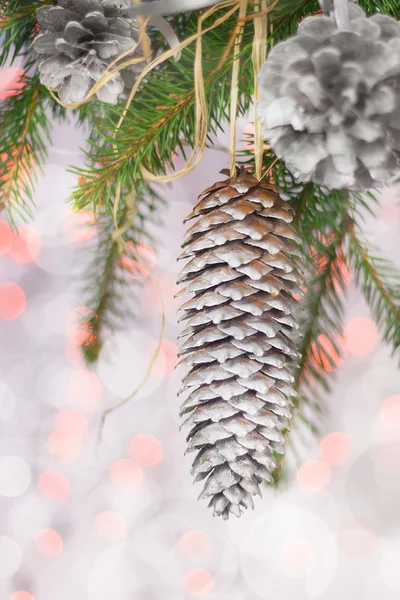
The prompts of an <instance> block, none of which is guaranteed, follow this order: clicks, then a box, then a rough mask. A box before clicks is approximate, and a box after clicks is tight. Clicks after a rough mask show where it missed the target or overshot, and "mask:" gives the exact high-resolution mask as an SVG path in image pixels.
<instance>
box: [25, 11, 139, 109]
mask: <svg viewBox="0 0 400 600" xmlns="http://www.w3.org/2000/svg"><path fill="white" fill-rule="evenodd" d="M36 15H37V20H38V24H39V26H40V28H41V29H40V32H39V34H38V35H37V36H36V38H35V39H34V41H33V42H32V44H31V46H30V48H31V50H32V52H34V53H35V54H36V55H37V56H38V57H39V59H40V62H39V73H40V81H41V83H42V84H43V85H46V86H48V87H49V88H51V89H53V90H56V91H57V92H58V94H59V97H60V100H62V101H63V102H65V103H72V102H81V101H82V100H83V99H84V98H85V96H86V95H87V94H88V92H89V91H90V89H91V88H92V87H93V85H94V84H95V83H96V82H97V81H99V79H100V78H101V77H102V76H103V74H104V71H105V70H106V68H107V66H108V65H109V64H111V63H114V61H115V60H116V59H117V58H118V56H120V55H121V54H122V53H123V52H126V51H128V50H129V49H130V48H134V50H133V52H132V53H131V54H129V55H127V56H126V57H124V59H123V60H128V59H129V58H132V57H139V56H140V55H141V54H142V50H141V47H140V45H139V46H136V47H135V43H136V42H137V41H138V39H139V35H140V32H139V27H138V23H137V21H136V19H134V18H132V17H129V16H128V5H127V4H126V3H125V2H123V1H122V0H58V2H57V4H56V5H55V6H41V7H40V8H38V9H37V11H36ZM117 65H118V62H117V63H115V66H117ZM142 68H143V63H137V64H136V65H130V66H128V67H125V68H124V69H122V70H121V71H119V72H118V73H116V74H115V75H113V77H112V78H111V79H109V81H107V83H105V84H104V86H103V87H101V88H100V89H99V91H98V92H97V93H96V95H97V97H98V98H99V100H101V101H102V102H107V103H111V104H116V103H117V101H118V97H119V95H120V94H122V93H123V92H126V91H129V89H130V88H131V87H132V85H133V83H134V81H135V78H136V75H137V74H138V73H140V71H141V70H142Z"/></svg>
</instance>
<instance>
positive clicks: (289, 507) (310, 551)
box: [240, 497, 338, 600]
mask: <svg viewBox="0 0 400 600" xmlns="http://www.w3.org/2000/svg"><path fill="white" fill-rule="evenodd" d="M258 510H260V507H258ZM337 553H338V550H337V544H336V541H335V536H334V532H333V531H332V530H331V528H330V527H329V526H328V524H327V523H326V521H325V520H324V519H322V518H321V517H319V516H317V515H316V514H314V513H313V512H311V511H310V510H306V509H304V508H301V507H299V506H297V505H296V504H294V503H291V502H288V501H287V500H286V499H285V498H283V497H280V498H278V500H277V501H276V502H275V504H274V505H273V506H270V507H268V508H267V509H266V510H265V511H264V512H263V513H261V514H259V516H258V517H257V518H255V519H254V521H253V523H252V526H251V527H250V528H249V529H248V530H247V532H246V533H245V535H244V536H243V539H242V543H241V546H240V560H241V565H242V571H243V574H244V577H245V579H246V583H247V585H248V586H249V588H250V589H251V590H252V591H253V592H254V593H255V594H257V595H258V596H259V597H260V598H265V591H266V590H269V593H270V594H271V597H272V596H274V594H275V592H276V593H277V594H279V595H280V596H281V597H290V596H291V595H293V594H296V598H297V599H298V600H300V599H301V600H303V599H304V600H306V599H307V600H308V599H310V598H319V597H320V595H321V594H322V593H323V592H324V590H325V589H326V588H327V587H328V586H329V584H330V583H331V581H332V580H333V579H334V577H335V574H336V569H337Z"/></svg>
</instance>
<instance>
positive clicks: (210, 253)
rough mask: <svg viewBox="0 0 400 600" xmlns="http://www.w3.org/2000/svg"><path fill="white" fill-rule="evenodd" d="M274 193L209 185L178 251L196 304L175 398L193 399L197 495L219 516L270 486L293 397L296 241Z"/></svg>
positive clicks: (246, 184)
mask: <svg viewBox="0 0 400 600" xmlns="http://www.w3.org/2000/svg"><path fill="white" fill-rule="evenodd" d="M278 189H279V188H277V187H276V186H274V185H271V184H267V183H262V182H258V181H257V179H255V178H254V177H252V176H250V175H248V174H247V173H246V172H243V171H242V172H241V173H240V174H239V176H238V177H236V178H235V179H228V180H226V181H223V182H220V183H216V184H215V185H213V186H212V187H211V188H209V189H207V190H205V192H204V193H203V194H202V196H201V200H200V201H199V202H198V204H197V205H196V207H195V208H194V210H193V212H192V213H191V214H190V215H189V216H188V219H193V218H197V221H196V223H195V224H194V225H193V226H192V227H191V228H190V229H189V230H188V232H187V233H186V236H185V239H184V243H183V246H182V247H183V248H184V252H183V254H182V256H181V258H186V259H187V258H189V259H190V260H189V262H188V263H187V264H186V266H185V267H184V269H183V270H182V272H181V275H180V278H179V280H178V282H179V283H181V282H184V283H185V284H186V287H185V289H184V290H182V292H180V293H184V292H187V293H192V294H194V297H193V298H192V299H191V300H189V301H188V302H186V303H185V304H184V305H183V306H182V310H183V311H184V315H183V317H182V320H184V322H185V329H184V331H183V334H182V336H181V337H185V338H187V339H186V340H185V341H184V343H183V344H182V346H181V349H180V356H182V357H183V358H182V360H181V364H183V365H186V366H188V367H190V369H189V372H188V374H187V375H186V377H184V380H183V386H182V389H181V392H182V391H186V390H190V393H189V397H188V398H187V399H186V400H185V402H184V403H183V405H182V409H181V414H186V413H189V417H188V418H187V420H186V421H185V423H184V424H186V425H189V426H190V427H191V430H190V433H189V435H188V441H189V446H188V450H189V451H197V456H196V458H195V460H194V462H193V469H192V473H193V474H194V475H195V476H196V478H195V481H198V480H201V479H204V478H207V479H206V482H205V486H204V490H203V492H202V494H201V495H200V498H206V497H209V498H210V506H212V507H213V509H214V515H222V516H223V518H224V519H227V518H228V517H229V514H230V513H233V514H235V515H236V516H240V514H241V507H245V508H247V507H249V506H253V499H252V495H254V494H260V487H259V484H260V483H261V482H263V481H271V479H272V478H271V472H272V471H274V470H275V468H276V463H275V458H274V454H275V453H276V452H277V453H281V452H282V444H283V436H282V430H283V429H284V428H287V427H288V421H289V419H290V417H291V412H290V409H291V406H292V400H291V397H292V396H294V395H295V392H294V390H293V387H292V383H293V375H292V369H293V367H294V364H295V362H296V359H297V358H298V356H299V355H298V352H297V351H296V349H295V345H294V343H293V332H294V330H296V329H297V327H298V326H297V323H296V320H295V318H294V317H293V306H294V300H293V297H292V293H294V292H296V293H298V291H299V290H298V287H297V284H298V283H299V276H298V274H297V273H296V271H295V267H294V262H293V259H292V255H296V254H298V250H297V247H296V246H295V245H294V244H293V242H294V241H297V236H296V234H295V233H294V231H293V229H292V228H291V226H289V223H290V222H291V221H292V216H291V214H290V212H289V209H288V207H287V206H285V203H284V202H283V201H282V200H281V199H280V197H279V195H278Z"/></svg>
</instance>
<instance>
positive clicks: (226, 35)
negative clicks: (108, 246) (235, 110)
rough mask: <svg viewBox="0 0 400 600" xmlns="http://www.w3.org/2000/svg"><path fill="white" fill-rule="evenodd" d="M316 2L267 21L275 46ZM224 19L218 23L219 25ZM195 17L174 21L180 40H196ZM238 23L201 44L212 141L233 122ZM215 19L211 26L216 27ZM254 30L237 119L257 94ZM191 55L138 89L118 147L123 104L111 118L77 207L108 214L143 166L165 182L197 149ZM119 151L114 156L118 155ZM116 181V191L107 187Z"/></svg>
mask: <svg viewBox="0 0 400 600" xmlns="http://www.w3.org/2000/svg"><path fill="white" fill-rule="evenodd" d="M316 4H317V2H316V0H303V1H302V2H293V1H291V2H283V3H282V6H281V3H280V4H279V5H278V7H280V8H279V10H277V9H275V10H274V11H273V12H272V13H271V15H270V19H271V21H272V22H273V23H274V35H273V39H274V42H275V43H276V42H277V41H279V40H280V39H281V38H282V39H283V38H284V37H285V36H286V33H287V31H286V25H287V24H288V19H289V20H290V22H291V23H294V24H297V22H298V20H299V19H300V18H301V17H302V16H304V14H308V13H309V12H310V11H314V10H315V9H316ZM219 16H220V13H216V15H215V16H214V17H213V18H214V19H217V18H218V17H219ZM197 17H198V14H196V13H194V14H193V15H180V16H179V17H177V18H176V21H175V27H176V30H177V32H182V35H181V37H182V38H187V37H189V36H190V35H191V34H193V33H195V32H196V27H197ZM236 19H237V16H233V17H231V18H230V19H229V20H228V21H227V22H225V23H224V24H223V25H220V26H219V27H218V28H216V29H215V30H213V31H210V32H208V33H207V34H206V35H205V36H204V42H203V46H204V53H203V73H204V85H205V97H206V102H207V110H208V116H209V134H210V135H209V138H208V141H209V143H210V144H212V139H211V135H213V136H216V135H218V132H220V131H222V129H223V124H224V122H226V121H227V120H228V116H229V103H230V96H231V85H230V84H231V71H232V60H233V56H232V52H231V53H230V55H228V57H226V59H225V60H222V59H223V57H224V52H225V50H226V46H227V41H228V40H229V39H230V36H231V34H232V31H233V30H234V28H235V26H236V22H237V21H236ZM211 22H212V21H211V19H210V23H211ZM252 40H253V24H252V23H251V22H249V23H247V24H246V26H245V29H244V34H243V42H242V49H241V52H240V53H239V55H238V56H240V58H241V69H240V73H241V75H240V81H239V114H245V113H246V112H247V110H248V108H249V106H250V103H251V96H252V93H253V72H252V64H251V46H252ZM193 65H194V48H193V47H188V48H186V49H184V50H183V53H182V58H181V60H180V62H178V63H176V62H175V61H173V60H170V61H168V62H167V63H165V64H163V65H160V67H159V68H157V69H156V70H154V71H153V72H151V73H150V74H149V75H148V77H147V78H146V80H145V81H144V82H143V84H142V85H141V87H140V89H139V91H138V94H137V95H136V97H135V99H134V101H133V102H132V104H131V106H130V108H129V110H128V113H127V115H126V116H125V119H124V122H123V124H122V126H121V128H120V130H119V132H118V136H117V138H116V139H115V140H114V139H113V137H112V132H113V130H114V128H115V124H116V123H117V122H118V120H119V118H120V116H121V115H122V113H123V111H124V103H121V104H120V105H118V106H117V107H115V108H114V109H113V110H111V111H110V112H109V114H108V116H107V117H106V118H105V119H104V121H103V123H102V131H101V137H102V141H101V140H100V139H99V140H98V141H97V143H96V144H91V146H90V149H89V151H88V153H87V157H88V163H89V164H88V166H87V167H86V168H84V169H79V170H75V173H77V174H78V175H81V176H84V177H85V179H86V184H85V185H83V186H81V187H79V188H78V189H76V190H75V192H74V194H73V199H74V202H75V205H76V206H77V207H78V208H83V207H86V206H94V207H97V206H103V205H104V206H105V207H106V208H110V206H111V205H112V200H111V199H112V198H113V196H114V195H115V191H116V187H117V185H120V184H122V185H123V184H125V183H127V184H128V179H129V177H130V175H131V174H132V173H133V174H139V173H140V165H142V164H143V165H144V166H145V167H146V168H147V169H148V170H149V171H151V172H152V173H154V174H160V173H162V174H164V173H165V172H166V168H167V167H168V166H171V167H173V163H172V156H173V153H174V151H175V149H177V148H179V150H180V151H181V152H182V154H183V155H184V156H185V149H184V146H185V145H189V146H190V147H193V141H194V140H193V136H194V123H195V114H194V105H195V90H194V75H193ZM115 147H116V151H115ZM110 181H112V182H113V183H112V184H111V185H108V186H107V185H106V183H107V182H110Z"/></svg>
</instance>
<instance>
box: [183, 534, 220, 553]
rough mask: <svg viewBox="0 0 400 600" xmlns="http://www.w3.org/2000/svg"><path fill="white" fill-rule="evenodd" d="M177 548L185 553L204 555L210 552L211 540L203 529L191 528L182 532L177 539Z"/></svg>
mask: <svg viewBox="0 0 400 600" xmlns="http://www.w3.org/2000/svg"><path fill="white" fill-rule="evenodd" d="M179 548H180V549H181V550H182V552H184V553H185V554H189V555H192V556H204V555H207V554H209V553H210V552H211V550H212V541H211V539H210V536H209V535H207V534H206V533H205V532H204V531H198V530H195V529H194V530H191V531H187V532H186V533H184V534H183V535H182V536H181V538H180V539H179Z"/></svg>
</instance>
